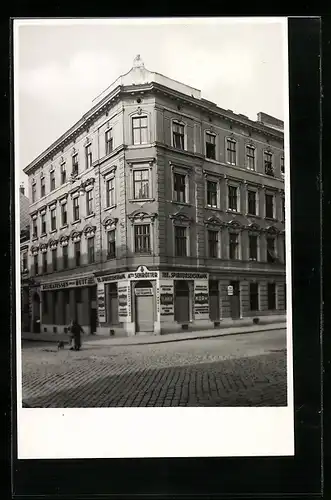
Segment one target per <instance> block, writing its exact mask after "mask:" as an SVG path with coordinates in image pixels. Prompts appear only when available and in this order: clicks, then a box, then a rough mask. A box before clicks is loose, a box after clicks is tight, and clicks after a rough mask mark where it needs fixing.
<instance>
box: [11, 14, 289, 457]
mask: <svg viewBox="0 0 331 500" xmlns="http://www.w3.org/2000/svg"><path fill="white" fill-rule="evenodd" d="M107 22H108V23H109V24H112V23H114V24H145V23H148V24H157V23H160V24H170V23H173V24H181V23H185V24H196V23H208V22H212V23H216V22H219V23H220V24H222V23H247V22H249V23H269V22H270V23H275V22H280V23H282V26H283V36H284V40H285V43H284V82H283V85H284V96H285V102H286V104H285V120H284V122H285V130H284V137H285V165H286V172H285V183H286V189H285V192H286V194H285V196H286V251H287V254H286V281H287V294H286V296H287V383H288V406H287V407H281V408H275V407H271V408H266V407H259V408H239V407H238V408H204V407H200V408H160V407H158V408H96V409H94V408H87V409H85V408H84V409H54V408H47V409H30V408H22V403H21V399H22V388H21V387H22V364H21V335H20V332H21V314H20V300H21V294H20V286H21V285H20V251H19V248H20V247H19V241H20V228H19V217H18V214H19V213H20V202H19V172H18V171H16V175H15V208H16V214H15V215H14V217H13V221H15V220H16V222H17V223H16V228H15V229H16V230H15V236H16V247H15V252H16V254H15V257H16V283H15V284H16V301H17V302H16V303H17V306H16V307H17V308H16V326H17V331H16V341H17V353H16V354H17V401H18V403H17V419H18V420H17V431H18V458H19V459H40V458H43V459H51V458H59V459H60V458H124V457H195V456H197V457H204V456H223V457H224V456H233V457H235V456H291V455H293V454H294V418H293V377H292V371H293V361H292V310H291V302H292V289H291V224H290V220H291V209H290V191H289V181H290V179H289V169H290V157H289V104H288V49H287V47H288V44H287V18H285V17H283V18H209V19H208V18H202V19H199V18H188V19H184V18H180V19H179V18H175V19H166V18H163V19H151V18H149V19H116V20H111V19H109V20H106V19H90V20H87V19H43V20H33V19H28V20H15V21H14V85H15V86H14V119H15V127H14V128H15V162H16V165H19V154H20V151H19V148H18V147H17V145H18V144H19V126H18V116H19V114H18V105H19V96H18V87H17V85H16V83H17V75H18V62H17V61H18V57H17V56H18V35H17V33H18V26H19V25H22V24H29V25H36V24H43V25H64V24H68V23H70V24H84V25H86V24H89V23H95V24H98V23H100V24H101V23H102V24H105V23H107Z"/></svg>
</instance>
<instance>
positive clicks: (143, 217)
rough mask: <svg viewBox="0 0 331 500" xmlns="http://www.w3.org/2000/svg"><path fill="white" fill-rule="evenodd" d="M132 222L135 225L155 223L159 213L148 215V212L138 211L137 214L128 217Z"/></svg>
mask: <svg viewBox="0 0 331 500" xmlns="http://www.w3.org/2000/svg"><path fill="white" fill-rule="evenodd" d="M128 217H129V219H130V221H131V222H132V223H135V222H142V221H144V222H154V220H155V219H156V217H157V213H155V212H154V213H148V212H140V211H136V212H133V213H132V214H130V215H128Z"/></svg>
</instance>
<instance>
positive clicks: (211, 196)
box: [207, 181, 217, 207]
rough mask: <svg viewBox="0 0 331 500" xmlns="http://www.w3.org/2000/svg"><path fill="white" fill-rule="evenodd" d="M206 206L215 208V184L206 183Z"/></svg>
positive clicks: (212, 182) (211, 182)
mask: <svg viewBox="0 0 331 500" xmlns="http://www.w3.org/2000/svg"><path fill="white" fill-rule="evenodd" d="M207 206H208V207H217V182H214V181H207Z"/></svg>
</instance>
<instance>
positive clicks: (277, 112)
mask: <svg viewBox="0 0 331 500" xmlns="http://www.w3.org/2000/svg"><path fill="white" fill-rule="evenodd" d="M240 21H241V22H240ZM283 23H284V19H283V22H282V20H280V19H267V18H265V19H264V20H263V19H262V18H259V19H255V20H254V19H249V22H247V19H246V20H245V22H243V20H239V19H238V18H236V19H232V20H231V19H226V18H213V19H209V20H206V19H204V20H198V19H195V20H193V21H192V19H191V20H188V19H184V18H183V19H171V20H169V19H168V20H167V19H162V20H159V21H157V20H155V19H154V20H153V19H149V20H146V19H145V20H144V19H140V20H133V19H131V20H125V19H123V20H99V22H98V23H97V24H96V21H93V20H89V21H88V20H86V19H81V20H78V19H72V20H68V21H64V20H61V21H60V20H58V21H57V20H48V21H47V20H46V21H43V20H39V21H37V20H36V21H33V20H30V21H28V22H26V24H24V21H20V24H18V22H17V25H16V31H15V32H14V33H15V34H14V89H15V98H14V107H15V141H16V150H15V151H16V164H15V169H17V170H18V172H19V180H20V182H24V184H25V186H26V187H27V176H26V175H25V174H24V173H23V172H22V169H23V168H24V167H25V166H26V165H28V164H29V163H30V162H31V161H33V160H34V159H35V158H36V157H37V156H38V155H39V154H40V153H41V152H42V151H44V150H45V149H46V148H47V147H48V146H49V145H50V144H51V143H52V142H54V141H55V140H56V139H57V138H58V137H59V136H60V135H62V134H63V133H64V132H65V131H66V130H67V129H68V128H70V127H71V126H72V125H73V124H74V123H75V122H76V121H78V120H79V119H80V118H81V116H82V115H83V114H84V113H86V112H87V111H88V110H89V109H90V108H91V107H92V100H93V99H94V98H95V97H96V96H97V95H98V94H99V93H100V92H102V91H103V90H104V89H106V88H107V87H108V86H109V85H110V84H111V83H112V82H113V81H114V80H116V79H117V78H118V77H119V76H120V75H121V74H125V73H127V72H128V71H129V70H130V69H131V67H132V63H133V59H134V57H135V56H136V55H137V54H140V55H141V58H142V60H143V61H144V63H145V67H146V68H147V69H148V70H150V71H155V72H158V73H162V74H163V75H166V76H168V77H170V78H173V79H175V80H178V81H180V82H183V83H185V84H187V85H191V86H192V87H195V88H198V89H199V90H201V92H202V97H204V98H205V99H208V100H210V101H213V102H214V103H216V104H217V105H218V106H220V107H222V108H225V109H232V110H233V111H234V112H235V113H242V114H244V115H247V116H248V117H249V118H251V119H253V120H256V117H257V113H258V112H259V111H263V112H265V113H268V114H270V115H272V116H275V117H277V118H280V119H284V105H285V98H286V96H285V95H284V94H285V92H284V72H285V71H286V64H287V61H284V56H283V54H284V43H286V40H285V39H284V36H283V33H284V30H283ZM17 170H16V171H17Z"/></svg>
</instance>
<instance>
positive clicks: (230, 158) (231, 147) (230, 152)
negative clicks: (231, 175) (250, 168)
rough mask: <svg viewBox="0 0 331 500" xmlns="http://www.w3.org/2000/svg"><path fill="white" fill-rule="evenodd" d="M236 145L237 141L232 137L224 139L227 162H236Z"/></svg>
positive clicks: (231, 163)
mask: <svg viewBox="0 0 331 500" xmlns="http://www.w3.org/2000/svg"><path fill="white" fill-rule="evenodd" d="M236 146H237V143H236V141H235V140H234V139H227V140H226V161H227V163H230V165H235V164H236V159H237V158H236V157H237V152H236Z"/></svg>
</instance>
